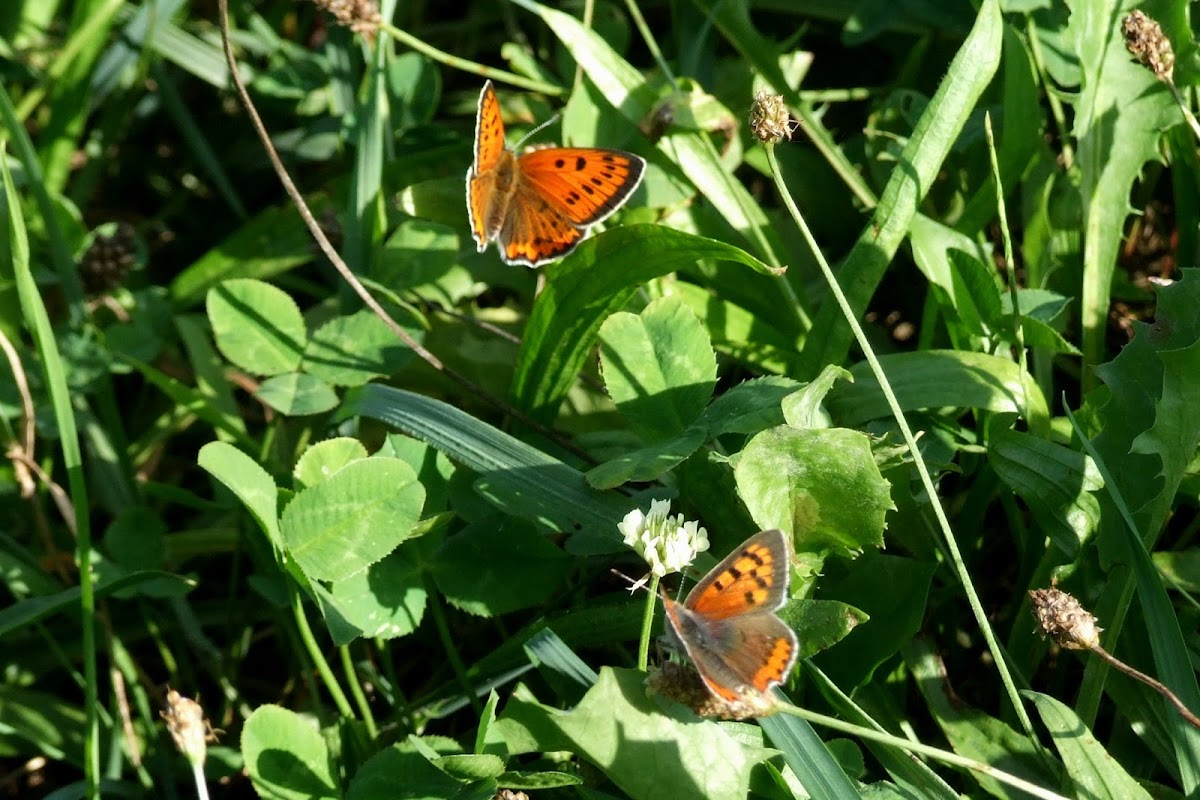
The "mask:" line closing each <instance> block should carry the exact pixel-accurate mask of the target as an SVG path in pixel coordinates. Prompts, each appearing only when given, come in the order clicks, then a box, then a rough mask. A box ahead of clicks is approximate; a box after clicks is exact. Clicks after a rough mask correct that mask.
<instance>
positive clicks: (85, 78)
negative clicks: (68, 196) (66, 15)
mask: <svg viewBox="0 0 1200 800" xmlns="http://www.w3.org/2000/svg"><path fill="white" fill-rule="evenodd" d="M123 5H125V2H124V0H84V2H80V3H76V4H75V8H74V13H73V14H72V16H71V31H72V32H73V33H74V32H81V33H82V32H83V31H86V35H84V36H82V37H81V39H82V40H81V42H80V45H79V50H78V53H77V54H76V55H75V57H74V58H73V59H71V61H70V63H69V64H68V65H67V66H66V67H65V68H64V69H63V71H62V77H61V78H60V79H59V80H56V81H54V82H52V83H50V84H49V86H48V88H47V92H46V103H47V105H49V107H50V114H49V118H48V120H47V122H46V124H45V125H44V126H43V127H42V129H41V131H40V134H39V138H40V139H41V141H42V142H43V144H42V146H41V147H40V148H39V150H40V160H41V163H42V164H44V165H45V170H46V180H45V186H46V191H47V192H48V193H49V194H55V193H58V192H61V191H62V190H63V187H64V186H66V184H67V179H68V178H69V177H70V174H71V161H72V159H73V158H74V157H75V152H76V150H77V149H78V148H79V145H80V142H79V139H80V137H81V136H82V135H83V127H84V123H85V122H86V121H87V116H88V111H89V110H90V108H91V105H90V104H89V102H88V96H89V94H90V93H91V90H92V87H91V74H92V69H93V67H94V66H95V64H96V59H97V58H99V57H100V54H101V52H103V50H104V46H105V43H106V42H107V40H108V34H109V31H110V30H111V29H112V26H113V25H114V24H115V23H116V15H117V12H118V11H119V10H120V9H121V7H122V6H123Z"/></svg>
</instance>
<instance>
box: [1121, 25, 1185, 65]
mask: <svg viewBox="0 0 1200 800" xmlns="http://www.w3.org/2000/svg"><path fill="white" fill-rule="evenodd" d="M1121 30H1122V31H1123V32H1124V34H1125V47H1126V48H1128V49H1129V52H1130V53H1132V54H1133V56H1134V58H1136V59H1137V60H1138V61H1139V62H1141V63H1142V64H1145V65H1146V66H1148V67H1150V70H1151V71H1152V72H1153V73H1154V77H1156V78H1158V79H1159V80H1160V81H1172V80H1173V79H1174V74H1175V51H1174V50H1172V49H1171V40H1170V39H1168V38H1167V36H1166V34H1164V33H1163V30H1162V27H1161V26H1160V25H1159V24H1158V23H1157V22H1155V21H1154V20H1153V19H1151V18H1150V17H1148V16H1146V15H1145V14H1144V13H1142V12H1141V11H1132V12H1130V13H1129V16H1127V17H1125V19H1124V21H1123V22H1122V23H1121Z"/></svg>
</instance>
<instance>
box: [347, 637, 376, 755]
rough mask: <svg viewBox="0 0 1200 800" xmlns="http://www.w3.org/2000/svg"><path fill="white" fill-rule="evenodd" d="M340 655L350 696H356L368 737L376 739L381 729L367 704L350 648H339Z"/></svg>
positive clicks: (369, 705) (355, 700) (359, 712)
mask: <svg viewBox="0 0 1200 800" xmlns="http://www.w3.org/2000/svg"><path fill="white" fill-rule="evenodd" d="M338 655H340V656H341V659H342V672H344V673H345V674H346V683H347V684H349V686H350V694H352V695H353V696H354V704H355V705H357V706H358V715H359V716H360V717H362V721H363V724H364V725H365V726H366V728H367V736H370V737H371V738H372V739H374V738H375V737H376V736H378V735H379V728H378V727H377V726H376V725H375V715H374V714H372V713H371V704H370V703H368V702H367V696H366V695H365V694H363V690H362V683H361V682H360V681H359V679H358V671H357V670H356V669H354V659H353V658H352V657H351V655H350V648H349V647H348V646H346V645H342V646H341V647H339V648H338Z"/></svg>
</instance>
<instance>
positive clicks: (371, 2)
mask: <svg viewBox="0 0 1200 800" xmlns="http://www.w3.org/2000/svg"><path fill="white" fill-rule="evenodd" d="M313 2H314V3H316V4H317V6H318V7H319V8H323V9H325V10H326V11H328V12H329V13H330V14H332V15H333V18H334V19H336V20H337V22H338V24H339V25H344V26H346V27H347V28H349V29H350V30H352V31H354V32H355V33H357V34H361V35H362V36H365V37H366V38H367V40H368V41H371V42H373V41H375V34H376V33H378V32H379V25H380V24H381V23H382V22H383V17H382V16H381V15H380V13H379V4H378V3H377V2H375V0H313Z"/></svg>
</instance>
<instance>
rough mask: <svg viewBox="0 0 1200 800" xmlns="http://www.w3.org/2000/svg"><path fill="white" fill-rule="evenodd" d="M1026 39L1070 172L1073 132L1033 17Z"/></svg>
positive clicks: (1064, 165) (1029, 21)
mask: <svg viewBox="0 0 1200 800" xmlns="http://www.w3.org/2000/svg"><path fill="white" fill-rule="evenodd" d="M1025 41H1027V42H1029V53H1030V55H1032V56H1033V65H1034V67H1036V68H1037V73H1038V77H1039V78H1041V80H1042V89H1043V90H1044V91H1045V92H1046V102H1047V103H1049V104H1050V116H1051V117H1053V119H1054V127H1056V128H1057V129H1058V145H1059V153H1060V154H1061V156H1062V166H1063V170H1064V171H1067V172H1069V171H1070V170H1071V166H1072V165H1073V164H1074V163H1075V150H1074V149H1073V148H1072V147H1071V132H1070V131H1069V130H1067V115H1066V114H1064V113H1063V104H1062V100H1060V99H1059V97H1058V95H1057V94H1055V93H1054V87H1052V86H1051V85H1050V78H1049V76H1048V74H1047V72H1046V62H1045V60H1044V59H1043V58H1042V45H1041V42H1040V41H1039V40H1038V34H1037V26H1035V25H1034V24H1033V18H1032V17H1029V18H1028V24H1027V25H1026V26H1025Z"/></svg>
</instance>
